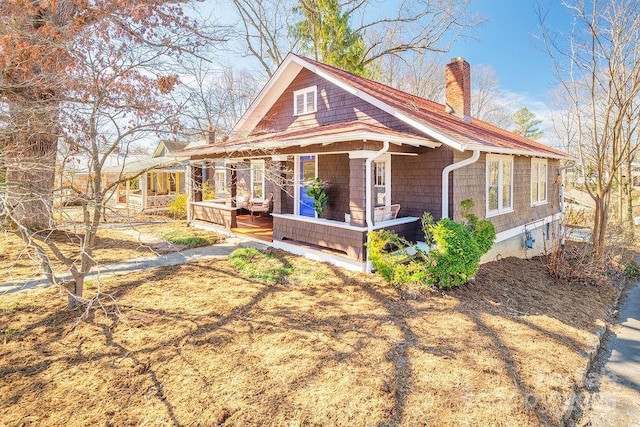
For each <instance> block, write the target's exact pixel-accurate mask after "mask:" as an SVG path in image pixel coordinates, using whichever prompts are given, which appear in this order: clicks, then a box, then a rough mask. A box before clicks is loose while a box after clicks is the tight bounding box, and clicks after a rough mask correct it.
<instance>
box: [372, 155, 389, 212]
mask: <svg viewBox="0 0 640 427" xmlns="http://www.w3.org/2000/svg"><path fill="white" fill-rule="evenodd" d="M390 173H391V158H390V157H389V156H386V158H383V159H382V160H377V161H375V162H373V192H374V197H375V199H374V200H373V204H374V206H388V205H390V204H391V175H390Z"/></svg>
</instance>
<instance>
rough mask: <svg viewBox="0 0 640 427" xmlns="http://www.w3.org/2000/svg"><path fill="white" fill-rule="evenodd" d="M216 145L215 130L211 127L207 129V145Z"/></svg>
mask: <svg viewBox="0 0 640 427" xmlns="http://www.w3.org/2000/svg"><path fill="white" fill-rule="evenodd" d="M215 143H216V128H214V127H213V126H209V127H208V128H207V144H215Z"/></svg>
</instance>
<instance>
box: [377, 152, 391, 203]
mask: <svg viewBox="0 0 640 427" xmlns="http://www.w3.org/2000/svg"><path fill="white" fill-rule="evenodd" d="M373 163H384V173H385V182H384V184H385V188H384V193H385V196H384V206H391V155H390V154H384V155H382V156H380V157H378V158H377V159H375V160H374V161H373ZM374 171H375V167H374ZM375 181H376V176H375V172H374V177H373V188H376V187H377V185H376V182H375ZM373 204H374V206H375V204H376V200H374V201H373Z"/></svg>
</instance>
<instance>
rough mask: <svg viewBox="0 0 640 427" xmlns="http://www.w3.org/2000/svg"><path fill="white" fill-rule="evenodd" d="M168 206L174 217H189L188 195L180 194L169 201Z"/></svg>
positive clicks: (170, 213)
mask: <svg viewBox="0 0 640 427" xmlns="http://www.w3.org/2000/svg"><path fill="white" fill-rule="evenodd" d="M167 207H168V208H169V215H171V216H172V217H174V218H178V219H185V218H186V217H187V195H186V194H181V195H179V196H178V197H176V198H175V199H173V200H172V201H171V202H169V204H168V205H167Z"/></svg>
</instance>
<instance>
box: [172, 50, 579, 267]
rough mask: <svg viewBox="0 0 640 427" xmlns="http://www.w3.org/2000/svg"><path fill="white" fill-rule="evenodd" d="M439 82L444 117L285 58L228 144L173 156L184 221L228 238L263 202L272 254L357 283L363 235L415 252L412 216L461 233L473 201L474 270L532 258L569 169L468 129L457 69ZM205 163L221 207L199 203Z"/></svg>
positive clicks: (423, 104)
mask: <svg viewBox="0 0 640 427" xmlns="http://www.w3.org/2000/svg"><path fill="white" fill-rule="evenodd" d="M445 78H446V104H445V105H442V104H439V103H436V102H433V101H429V100H426V99H422V98H419V97H416V96H413V95H410V94H408V93H405V92H402V91H399V90H397V89H394V88H392V87H388V86H385V85H383V84H380V83H376V82H374V81H371V80H368V79H365V78H362V77H358V76H355V75H352V74H350V73H347V72H345V71H341V70H339V69H336V68H333V67H331V66H328V65H326V64H323V63H320V62H317V61H314V60H311V59H308V58H304V57H301V56H298V55H295V54H289V55H288V56H287V57H286V59H285V60H284V61H283V63H282V64H281V65H280V67H279V68H278V70H277V71H276V72H275V73H274V75H273V77H272V78H271V79H270V80H269V81H268V82H267V84H266V86H265V87H264V88H263V89H262V91H261V92H260V93H259V95H258V96H257V98H256V99H255V100H254V102H253V103H252V104H251V105H250V107H249V109H248V110H247V111H246V113H245V114H244V115H243V116H242V118H241V120H240V121H239V122H238V123H237V125H236V126H235V128H234V130H233V133H232V135H231V137H230V138H229V139H227V140H225V141H219V142H217V143H214V144H210V145H205V146H201V147H196V148H192V149H187V150H184V151H183V152H182V153H183V154H185V155H188V156H189V158H190V161H191V166H190V168H189V171H188V173H189V174H190V176H191V179H189V182H193V183H194V186H193V187H192V189H191V191H190V192H189V193H190V196H189V199H190V203H189V220H190V221H191V222H192V223H195V224H207V223H209V224H210V223H215V224H218V225H219V226H221V227H224V228H227V229H230V228H234V227H237V226H238V222H237V215H238V214H239V213H240V212H241V211H240V209H241V208H242V207H246V205H244V203H246V199H247V198H249V199H257V200H258V201H259V200H261V199H263V198H264V197H265V195H266V194H271V193H272V194H273V206H272V214H271V217H272V227H273V241H272V242H271V244H272V245H273V246H274V247H277V248H282V249H285V250H288V251H291V252H294V253H299V254H304V255H307V256H311V257H315V258H317V259H324V260H328V261H331V262H334V263H336V264H338V265H342V266H345V267H350V268H354V269H366V268H367V264H366V261H367V251H366V242H367V233H368V232H369V231H371V230H380V229H392V230H395V231H396V232H397V233H398V234H400V235H402V236H404V237H406V238H408V239H410V240H412V241H419V240H420V239H422V237H423V236H422V234H421V233H422V232H421V222H420V218H421V216H422V215H423V213H424V212H429V213H431V214H432V215H433V217H434V218H435V219H436V220H437V219H439V218H442V217H450V218H453V219H455V220H460V219H461V202H462V201H463V200H465V199H473V201H474V203H475V206H474V213H475V214H477V215H478V216H479V217H480V218H487V219H489V220H491V222H492V223H493V224H494V225H495V227H496V231H497V238H496V242H495V245H494V248H493V249H492V250H491V252H490V253H489V254H487V255H486V256H485V260H489V259H495V258H496V257H500V256H502V257H506V256H509V255H517V256H529V255H534V254H537V253H539V252H540V251H542V250H543V249H544V246H545V244H544V243H545V240H546V239H548V238H549V236H550V235H551V233H552V231H553V230H554V229H555V227H556V225H557V223H558V220H559V218H560V216H561V213H562V212H561V206H560V192H561V189H560V179H559V174H560V171H561V168H560V161H561V160H563V159H567V158H570V156H569V155H567V154H566V153H563V152H561V151H558V150H556V149H554V148H551V147H549V146H546V145H544V144H541V143H538V142H535V141H532V140H528V139H526V138H523V137H521V136H518V135H516V134H513V133H511V132H508V131H506V130H503V129H500V128H498V127H496V126H494V125H491V124H489V123H485V122H483V121H480V120H477V119H475V118H472V117H471V116H470V111H471V108H470V99H471V86H470V67H469V64H468V63H467V62H466V61H465V60H464V59H462V58H455V59H453V60H452V61H451V63H449V64H448V65H447V66H446V69H445ZM203 161H204V162H206V164H208V165H209V166H208V167H209V168H212V167H213V165H216V168H215V170H217V171H218V172H217V173H216V175H215V177H214V178H216V179H217V180H218V184H216V185H219V186H224V187H225V188H226V189H227V190H228V195H229V196H228V197H227V198H226V199H225V200H224V201H223V200H218V201H213V202H206V201H202V196H201V193H200V191H199V188H200V185H201V183H202V182H203V179H202V177H203V175H204V173H203V172H202V168H201V165H202V162H203ZM209 176H211V174H209ZM314 178H319V179H320V180H321V181H323V182H326V183H327V194H328V196H329V202H328V204H327V206H326V208H325V209H324V211H323V212H322V215H321V216H320V217H317V216H316V213H315V211H314V210H313V207H312V200H309V197H308V196H307V195H306V191H305V186H306V185H307V183H309V182H310V181H311V180H312V179H314ZM240 183H242V185H240ZM241 187H242V188H241ZM240 191H242V192H243V193H242V198H240V197H239V194H240ZM216 202H217V203H216ZM392 205H400V210H399V212H398V214H397V216H396V217H395V218H394V217H393V215H389V212H390V207H391V206H392ZM525 242H527V243H525Z"/></svg>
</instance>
